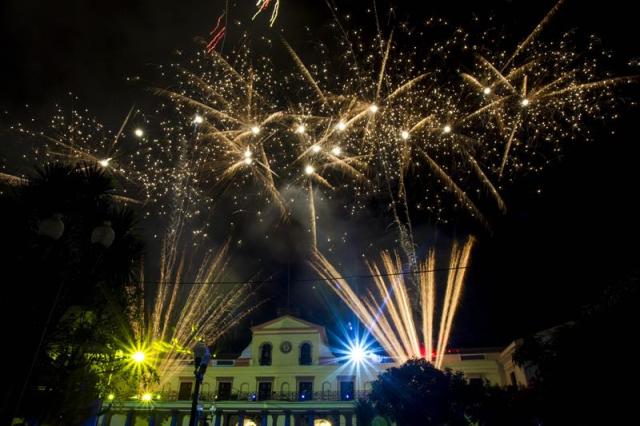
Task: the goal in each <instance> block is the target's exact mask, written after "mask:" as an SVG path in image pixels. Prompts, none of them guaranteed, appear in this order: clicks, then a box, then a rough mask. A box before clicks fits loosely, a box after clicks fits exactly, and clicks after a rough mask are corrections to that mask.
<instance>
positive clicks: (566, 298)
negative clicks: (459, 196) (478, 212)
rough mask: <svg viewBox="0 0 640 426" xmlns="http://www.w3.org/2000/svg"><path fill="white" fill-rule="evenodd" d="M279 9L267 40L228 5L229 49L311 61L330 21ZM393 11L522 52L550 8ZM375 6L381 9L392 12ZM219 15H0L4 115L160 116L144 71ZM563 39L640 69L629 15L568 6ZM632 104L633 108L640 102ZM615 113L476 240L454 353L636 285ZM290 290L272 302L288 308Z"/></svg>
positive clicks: (624, 130) (264, 30) (296, 6)
mask: <svg viewBox="0 0 640 426" xmlns="http://www.w3.org/2000/svg"><path fill="white" fill-rule="evenodd" d="M281 3H282V8H281V12H280V16H279V18H278V21H277V23H276V25H275V26H274V29H269V28H268V25H267V23H266V20H267V16H261V17H260V18H259V19H257V20H256V21H253V22H252V21H251V19H250V16H251V14H252V12H253V11H254V8H255V0H244V1H241V0H238V1H236V2H234V1H230V7H229V13H230V15H229V16H228V20H229V40H227V42H228V43H231V40H233V38H234V37H237V36H238V35H239V34H240V33H241V32H242V31H248V32H249V33H250V34H252V36H253V37H255V38H258V37H259V36H260V35H262V34H264V35H266V36H270V37H272V36H273V35H274V34H276V33H281V34H282V35H284V37H285V38H287V40H289V41H291V42H292V44H293V45H294V47H303V45H300V44H298V45H297V46H296V43H297V42H298V40H299V39H300V38H301V36H302V35H303V34H305V26H310V27H313V28H316V27H317V28H320V29H321V28H322V27H323V25H326V23H327V22H329V20H330V14H329V11H328V9H327V7H326V5H325V2H324V1H322V0H307V1H302V0H297V1H294V0H281ZM341 3H344V4H345V5H346V4H348V9H349V10H350V11H351V12H352V14H353V17H354V18H353V19H354V21H355V23H356V24H357V23H359V22H362V23H363V24H366V25H370V22H371V21H370V20H371V15H370V14H368V13H367V12H366V9H367V8H369V7H370V5H371V2H370V1H362V2H358V1H349V2H346V1H344V2H338V4H339V5H340V4H341ZM392 3H393V4H394V6H395V7H396V10H397V11H396V20H397V21H402V20H404V19H410V20H414V21H415V20H417V21H419V20H420V19H422V17H426V16H444V17H446V18H448V19H450V20H452V21H454V22H457V21H459V22H461V23H465V22H468V21H469V20H470V19H471V18H472V17H473V16H474V15H478V16H481V17H489V16H495V18H496V19H495V22H498V23H500V25H503V26H504V27H506V28H507V29H508V30H509V32H510V33H511V34H513V36H514V40H519V39H520V38H522V37H523V36H525V35H526V34H527V33H528V32H529V31H530V30H531V28H532V27H533V26H534V25H535V24H536V23H537V22H538V21H539V20H540V19H541V18H542V17H543V16H544V14H545V13H546V12H547V11H548V10H549V9H550V8H551V7H552V5H553V4H554V1H548V0H545V1H537V2H531V1H517V0H514V1H483V2H478V1H469V2H466V1H462V2H461V1H447V2H442V1H422V2H413V1H404V2H402V1H396V2H392ZM414 3H422V6H420V7H417V6H415V5H414ZM592 3H593V4H592ZM378 4H379V7H381V9H382V7H383V6H382V5H387V4H388V2H386V1H384V0H379V2H378ZM385 7H386V6H385ZM223 9H224V1H221V0H215V1H195V0H184V1H168V0H154V1H151V0H141V1H130V0H113V1H109V2H92V1H81V0H76V1H57V2H51V1H49V2H38V1H32V0H5V2H4V3H3V6H1V9H0V10H1V12H0V13H1V18H0V19H1V20H0V48H1V51H2V66H0V108H2V110H6V111H8V112H10V113H11V114H17V115H19V114H20V113H21V112H20V111H22V108H23V106H24V105H25V104H29V105H30V106H31V110H30V114H39V113H44V112H45V111H47V110H48V109H49V108H51V105H52V104H53V103H54V102H56V101H58V100H60V99H62V98H63V97H64V95H65V93H66V92H68V91H72V92H73V93H74V94H76V95H78V96H79V97H80V98H81V99H82V102H83V104H84V105H86V106H87V107H88V108H89V109H90V110H91V111H92V112H93V113H94V114H95V115H96V116H98V117H99V118H100V119H101V120H102V121H103V122H105V123H106V124H108V125H112V126H117V124H118V123H119V122H120V120H122V117H123V115H125V114H126V111H128V109H129V108H130V107H131V105H132V104H136V105H138V106H141V107H144V106H145V105H147V104H149V103H152V102H153V99H152V95H150V93H149V92H148V90H146V87H145V85H144V83H145V81H146V80H145V76H148V75H151V74H152V73H151V72H150V69H151V68H153V67H154V66H155V65H157V64H162V63H168V62H170V61H171V60H172V59H173V58H174V52H175V51H176V50H183V49H193V47H194V39H195V38H197V37H203V38H206V37H207V35H208V34H207V33H208V30H209V29H210V27H211V26H212V24H213V23H214V22H215V19H216V18H217V16H218V15H219V14H220V13H221V12H222V10H223ZM236 21H239V24H238V23H236ZM568 30H575V31H576V32H577V33H584V34H589V33H594V34H596V35H597V36H598V37H599V38H600V39H601V41H602V43H603V45H604V46H605V47H606V48H607V49H610V50H611V51H612V52H613V53H614V55H615V58H617V59H616V61H618V62H619V69H616V68H613V69H612V71H613V72H614V73H621V72H623V70H624V72H627V73H628V72H629V67H628V66H626V65H627V64H628V63H629V61H632V60H638V59H639V58H640V52H639V51H638V47H637V40H638V39H639V36H640V34H639V32H638V24H637V14H635V13H634V12H633V11H632V5H631V2H625V1H621V0H612V1H607V2H585V1H577V0H570V1H567V2H566V4H565V5H564V6H563V8H562V10H561V12H560V13H559V14H558V16H557V17H556V18H555V19H554V21H553V23H552V24H551V25H550V26H549V31H550V32H551V33H552V34H553V33H554V32H556V31H557V32H563V31H568ZM615 66H616V65H615V61H614V67H615ZM631 69H632V70H634V68H631ZM635 72H636V73H640V68H638V67H636V68H635ZM130 76H141V77H142V83H137V84H133V83H130V82H128V81H127V77H130ZM627 94H628V97H629V99H633V98H635V99H637V88H636V90H635V91H634V90H628V91H627ZM627 101H628V99H627ZM628 103H629V102H627V104H628ZM621 111H622V118H621V119H619V120H616V121H611V122H609V123H605V124H595V125H594V135H595V137H594V139H595V141H594V142H591V143H585V144H574V145H572V146H571V147H570V148H569V149H567V150H566V151H565V153H564V155H563V158H561V159H559V161H556V162H555V163H554V165H553V166H552V167H549V168H548V169H547V170H546V171H545V172H544V174H543V175H542V176H539V177H537V182H536V185H529V184H528V183H527V182H525V183H522V184H521V185H520V186H516V187H515V188H513V189H512V190H511V191H509V193H508V194H507V197H506V198H507V204H508V207H509V212H508V214H506V215H505V216H503V217H500V218H496V219H495V220H494V221H493V233H491V234H490V233H487V232H484V233H482V234H481V235H479V245H478V247H477V250H476V252H475V253H474V257H473V260H472V262H473V269H472V271H471V275H470V277H469V279H468V281H467V287H466V293H465V296H464V301H463V305H462V308H461V310H460V311H459V316H458V318H457V323H456V326H455V329H454V333H453V341H452V345H453V346H492V345H502V344H506V343H508V342H509V341H510V340H512V339H514V338H518V337H521V336H523V335H526V334H528V333H531V332H534V331H537V330H540V329H543V328H545V327H549V326H552V325H555V324H557V323H559V322H561V321H566V320H569V319H571V318H572V317H574V316H575V315H576V312H577V311H578V309H579V308H580V306H582V305H584V304H585V303H588V302H590V301H593V300H595V299H597V297H598V295H599V294H600V292H601V290H602V289H603V288H604V286H606V285H607V284H610V283H613V282H615V281H617V280H620V279H624V277H626V276H628V275H629V274H631V273H634V272H635V271H637V269H638V249H637V241H638V238H639V237H640V232H639V231H640V227H639V226H638V220H637V218H638V217H640V208H639V207H638V202H637V196H638V190H637V183H638V182H639V177H640V167H638V165H637V164H638V161H637V158H638V155H637V154H638V153H639V152H640V150H639V149H638V148H637V147H638V144H639V143H640V141H639V140H638V136H637V135H638V133H637V131H636V126H637V123H638V119H639V118H640V115H639V114H638V110H637V108H635V109H634V108H633V107H630V106H623V107H621ZM612 130H615V133H614V134H611V131H612ZM12 137H13V136H12V135H11V134H9V133H7V132H4V131H3V132H2V133H0V138H1V139H0V143H1V144H2V146H3V148H2V150H0V155H2V156H4V155H6V154H7V152H6V145H7V144H6V142H7V141H8V140H10V139H11V138H12ZM534 187H535V188H538V187H541V188H542V192H541V193H540V194H538V193H537V192H536V191H534V190H533V188H534ZM425 226H427V225H425ZM467 231H468V230H467V229H466V228H465V225H463V224H460V225H458V226H446V227H441V228H439V229H438V230H437V235H441V236H442V237H441V238H443V239H448V238H454V237H455V236H456V235H461V234H465V233H466V232H467ZM430 232H432V233H433V234H434V235H436V231H435V230H430ZM299 269H300V267H298V265H294V270H296V271H297V273H298V275H297V276H298V278H299V279H302V278H304V277H305V276H308V275H309V273H308V272H304V271H302V272H300V271H298V270H299ZM285 273H286V271H285V272H281V273H280V275H278V274H276V275H275V276H276V277H282V276H283V274H285ZM307 284H309V283H307ZM307 284H304V285H303V283H302V282H299V283H297V287H296V288H295V289H294V300H295V302H294V303H295V304H298V305H300V306H302V311H303V312H304V314H303V316H304V317H306V318H308V319H311V320H315V321H319V322H323V323H325V324H326V325H327V326H328V327H329V328H330V329H332V325H333V321H334V317H332V316H331V315H330V314H329V313H328V311H327V309H325V307H323V306H324V305H323V304H324V302H323V296H322V295H321V294H319V291H318V289H312V288H310V287H311V285H310V284H309V285H307ZM293 285H294V286H296V284H295V283H294V284H293ZM283 288H284V287H283V285H276V286H273V288H270V290H268V291H273V294H274V295H275V297H274V298H275V299H278V300H282V297H281V296H283V291H284V290H283ZM310 295H311V297H309V296H310ZM277 305H278V304H277V303H272V304H270V305H269V307H268V308H266V309H263V311H261V312H259V313H258V315H256V316H255V317H254V318H253V322H254V323H256V322H260V321H262V320H268V319H270V318H272V317H273V316H275V310H276V308H277V307H278V306H277ZM240 337H241V340H242V336H240Z"/></svg>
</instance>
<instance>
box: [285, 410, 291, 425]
mask: <svg viewBox="0 0 640 426" xmlns="http://www.w3.org/2000/svg"><path fill="white" fill-rule="evenodd" d="M284 426H291V411H285V412H284Z"/></svg>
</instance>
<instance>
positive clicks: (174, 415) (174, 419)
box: [171, 410, 182, 426]
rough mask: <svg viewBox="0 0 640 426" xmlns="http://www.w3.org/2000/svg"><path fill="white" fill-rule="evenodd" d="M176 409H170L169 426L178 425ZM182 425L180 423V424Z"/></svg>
mask: <svg viewBox="0 0 640 426" xmlns="http://www.w3.org/2000/svg"><path fill="white" fill-rule="evenodd" d="M178 417H179V414H178V410H172V411H171V426H178ZM180 426H182V425H180Z"/></svg>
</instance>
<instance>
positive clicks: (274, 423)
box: [271, 413, 278, 426]
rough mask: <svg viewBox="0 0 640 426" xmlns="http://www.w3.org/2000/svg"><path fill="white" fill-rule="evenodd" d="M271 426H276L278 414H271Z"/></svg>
mask: <svg viewBox="0 0 640 426" xmlns="http://www.w3.org/2000/svg"><path fill="white" fill-rule="evenodd" d="M271 426H278V413H271Z"/></svg>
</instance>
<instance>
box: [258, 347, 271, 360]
mask: <svg viewBox="0 0 640 426" xmlns="http://www.w3.org/2000/svg"><path fill="white" fill-rule="evenodd" d="M259 362H260V365H271V343H263V344H262V345H261V346H260V360H259Z"/></svg>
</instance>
